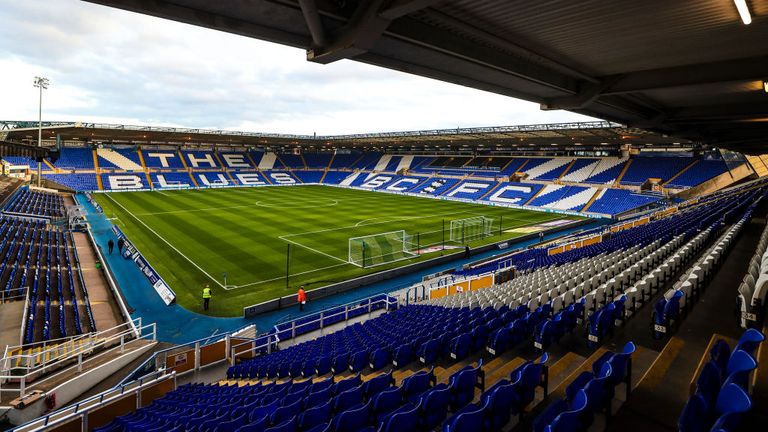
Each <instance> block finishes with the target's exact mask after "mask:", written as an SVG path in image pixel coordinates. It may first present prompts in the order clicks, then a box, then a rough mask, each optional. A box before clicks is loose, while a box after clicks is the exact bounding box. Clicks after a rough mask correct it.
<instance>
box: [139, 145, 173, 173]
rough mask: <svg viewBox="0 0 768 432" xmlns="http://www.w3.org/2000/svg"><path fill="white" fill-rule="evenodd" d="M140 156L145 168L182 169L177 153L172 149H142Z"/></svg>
mask: <svg viewBox="0 0 768 432" xmlns="http://www.w3.org/2000/svg"><path fill="white" fill-rule="evenodd" d="M141 154H142V158H143V160H144V165H145V166H146V167H147V168H154V169H163V170H167V169H184V164H183V163H182V161H181V158H180V157H179V152H177V151H175V150H173V149H142V150H141Z"/></svg>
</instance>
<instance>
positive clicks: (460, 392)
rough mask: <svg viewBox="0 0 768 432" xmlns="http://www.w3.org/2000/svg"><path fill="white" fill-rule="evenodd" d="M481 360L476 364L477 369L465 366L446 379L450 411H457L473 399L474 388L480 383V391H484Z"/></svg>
mask: <svg viewBox="0 0 768 432" xmlns="http://www.w3.org/2000/svg"><path fill="white" fill-rule="evenodd" d="M482 367H483V360H482V359H480V360H478V362H477V367H474V368H473V367H472V366H465V367H464V368H462V369H460V370H459V371H457V372H456V373H454V374H453V375H451V377H450V378H449V379H448V387H449V388H450V390H451V409H452V410H453V411H457V410H458V409H460V408H462V407H463V406H465V405H466V404H468V403H470V402H472V399H474V398H475V386H476V385H477V384H478V381H480V382H481V383H482V385H481V386H480V387H481V391H482V390H485V388H484V387H485V378H484V374H483V372H482Z"/></svg>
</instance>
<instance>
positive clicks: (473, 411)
mask: <svg viewBox="0 0 768 432" xmlns="http://www.w3.org/2000/svg"><path fill="white" fill-rule="evenodd" d="M484 419H485V406H484V405H477V404H471V405H467V406H465V407H464V408H462V409H461V410H459V411H457V412H456V413H455V414H454V415H453V416H451V418H449V419H448V420H447V421H446V422H445V424H444V425H443V432H477V431H480V430H483V428H484V424H483V423H484Z"/></svg>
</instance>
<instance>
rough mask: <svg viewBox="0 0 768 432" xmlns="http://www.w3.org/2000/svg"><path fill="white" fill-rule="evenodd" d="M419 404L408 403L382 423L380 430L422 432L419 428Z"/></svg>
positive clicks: (385, 431)
mask: <svg viewBox="0 0 768 432" xmlns="http://www.w3.org/2000/svg"><path fill="white" fill-rule="evenodd" d="M419 406H420V405H419V404H418V403H417V404H416V405H414V404H411V403H408V404H405V405H404V406H402V407H400V408H399V409H397V410H395V411H394V412H393V413H392V414H390V415H388V416H387V417H386V418H384V420H382V422H381V426H380V428H379V430H380V431H382V432H410V431H418V430H421V429H420V428H419Z"/></svg>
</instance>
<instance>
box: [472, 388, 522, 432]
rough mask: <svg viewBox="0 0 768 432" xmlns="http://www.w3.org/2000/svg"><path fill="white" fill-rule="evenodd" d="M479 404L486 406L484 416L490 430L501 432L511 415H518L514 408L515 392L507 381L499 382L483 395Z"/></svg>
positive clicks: (515, 404) (515, 403)
mask: <svg viewBox="0 0 768 432" xmlns="http://www.w3.org/2000/svg"><path fill="white" fill-rule="evenodd" d="M480 402H481V403H482V404H483V405H485V406H486V416H487V418H488V424H489V429H490V430H501V429H502V428H503V427H504V426H505V425H506V424H507V423H509V419H510V418H511V416H512V415H518V414H520V412H519V411H517V410H516V409H515V408H516V407H517V406H518V403H517V390H516V389H515V386H514V385H512V383H510V382H509V381H508V380H501V381H500V382H498V383H497V384H496V385H494V386H493V388H491V389H489V390H488V391H487V392H485V393H483V395H482V396H481V397H480Z"/></svg>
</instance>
